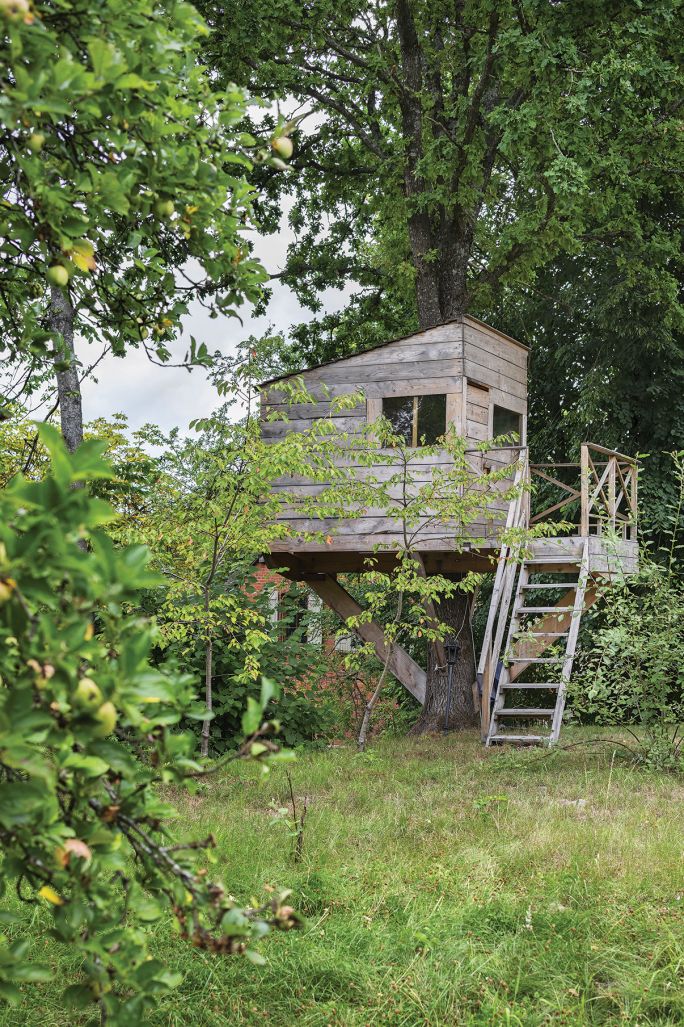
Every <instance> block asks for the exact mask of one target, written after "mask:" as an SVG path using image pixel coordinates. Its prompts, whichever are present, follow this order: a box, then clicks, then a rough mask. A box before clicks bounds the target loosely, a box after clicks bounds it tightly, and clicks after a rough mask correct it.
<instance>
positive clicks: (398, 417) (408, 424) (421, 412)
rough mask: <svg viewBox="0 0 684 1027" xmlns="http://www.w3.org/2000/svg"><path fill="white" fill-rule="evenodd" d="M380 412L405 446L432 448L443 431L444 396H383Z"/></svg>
mask: <svg viewBox="0 0 684 1027" xmlns="http://www.w3.org/2000/svg"><path fill="white" fill-rule="evenodd" d="M382 413H383V416H384V417H386V418H387V420H388V421H389V423H390V424H391V426H392V431H393V432H394V434H395V435H399V436H400V437H401V438H403V439H404V442H405V443H406V445H407V446H421V445H423V446H434V444H435V443H436V442H437V440H438V439H439V438H441V436H442V435H444V434H445V432H446V428H447V424H446V395H438V396H386V397H385V398H384V399H383V401H382Z"/></svg>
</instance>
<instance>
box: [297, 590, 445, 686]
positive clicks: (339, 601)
mask: <svg viewBox="0 0 684 1027" xmlns="http://www.w3.org/2000/svg"><path fill="white" fill-rule="evenodd" d="M304 580H305V581H306V583H307V585H308V586H309V588H311V589H313V591H314V592H315V593H316V595H318V596H320V597H321V599H322V600H323V602H324V603H325V604H326V606H329V607H330V609H331V610H332V611H333V612H334V613H336V614H337V616H338V617H341V618H342V620H344V621H346V620H347V618H348V617H358V616H359V614H361V613H363V608H362V607H361V606H359V604H358V603H357V602H356V600H355V599H354V598H353V596H350V595H349V593H348V592H347V590H346V589H344V588H343V587H342V585H340V583H339V582H338V580H337V578H336V577H335V576H334V575H333V574H319V575H310V576H306V577H305V578H304ZM354 630H355V631H356V633H357V634H358V635H359V637H360V638H361V639H362V640H363V641H364V642H370V643H371V645H372V646H373V647H374V649H375V652H376V654H377V657H378V659H379V660H380V661H381V662H382V663H384V662H385V660H386V659H387V648H386V646H385V635H384V632H383V630H382V628H381V627H380V625H379V624H376V623H375V621H370V622H368V623H364V624H359V626H358V627H357V628H355V629H354ZM389 669H390V671H391V672H392V674H394V676H395V678H396V679H397V680H398V681H401V683H402V685H403V686H404V688H406V689H407V691H409V692H410V693H411V695H412V696H413V697H414V698H415V699H417V700H418V702H419V703H421V704H422V703H424V702H425V684H426V674H425V671H424V670H423V669H422V667H419V666H418V664H417V663H416V661H415V660H413V659H412V658H411V657H410V656H409V654H408V653H407V652H406V650H405V649H402V647H401V646H400V645H397V643H396V642H395V643H394V645H393V646H392V655H391V656H390V661H389Z"/></svg>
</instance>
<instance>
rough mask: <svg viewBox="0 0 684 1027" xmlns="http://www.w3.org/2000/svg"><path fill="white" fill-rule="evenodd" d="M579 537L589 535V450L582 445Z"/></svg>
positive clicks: (584, 444)
mask: <svg viewBox="0 0 684 1027" xmlns="http://www.w3.org/2000/svg"><path fill="white" fill-rule="evenodd" d="M580 493H581V507H580V510H581V512H580V535H582V536H583V537H585V538H586V536H587V535H588V534H589V449H588V448H587V445H586V443H582V447H581V451H580Z"/></svg>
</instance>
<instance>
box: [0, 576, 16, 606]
mask: <svg viewBox="0 0 684 1027" xmlns="http://www.w3.org/2000/svg"><path fill="white" fill-rule="evenodd" d="M14 586H15V582H14V581H13V579H12V578H4V579H2V580H0V606H2V604H3V603H6V602H7V600H8V599H11V598H12V592H13V591H14Z"/></svg>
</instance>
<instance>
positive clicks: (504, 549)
mask: <svg viewBox="0 0 684 1027" xmlns="http://www.w3.org/2000/svg"><path fill="white" fill-rule="evenodd" d="M556 468H559V469H560V470H562V471H563V472H567V471H569V472H570V473H571V474H572V473H574V472H575V471H576V470H579V472H580V481H579V483H576V482H574V483H568V482H564V481H562V480H561V479H560V478H559V477H558V474H559V473H560V470H559V471H556ZM637 474H638V468H637V463H636V460H634V459H632V458H630V457H626V456H624V455H623V454H621V453H617V452H614V451H613V450H609V449H605V448H604V447H602V446H596V445H594V444H592V443H583V444H582V447H581V459H580V463H579V464H578V465H576V464H565V463H563V464H530V463H529V461H528V459H527V451H526V450H525V449H524V447H523V448H522V449H521V453H520V460H519V462H518V465H517V470H516V475H515V479H514V484H515V485H517V486H519V489H518V490H516V496H515V498H514V499H513V500H512V501H511V504H510V507H509V511H508V517H507V520H506V530H505V532H504V538H505V539H507V541H505V542H504V543H503V544H502V546H501V550H500V554H499V560H498V564H497V569H496V576H495V578H494V587H493V590H492V598H491V602H490V607H489V615H488V617H487V624H486V628H485V633H484V639H483V644H482V650H481V652H480V659H479V662H478V667H477V681H476V688H477V692H478V697H479V699H480V711H481V727H482V740H483V741H484V742H485V744H486V745H492V744H499V743H503V742H513V743H515V744H519V745H525V744H546V745H553V744H554V743H555V742H557V741H558V736H559V734H560V729H561V723H562V720H563V711H564V708H565V697H566V692H567V686H568V681H569V680H570V675H571V673H572V666H573V662H574V658H575V650H576V648H577V637H578V634H579V627H580V620H581V617H582V614H583V613H584V611H585V610H586V609H587V608H588V607H589V606H591V604H592V603H594V602H595V601H596V599H597V585H598V583H599V582H603V583H609V582H610V581H612V580H624V578H625V577H626V576H629V575H631V574H635V573H636V571H637V568H638V541H637ZM533 478H536V479H539V480H540V481H541V482H542V484H543V486H544V488H545V489H546V491H547V493H548V489H549V486H551V487H552V488H554V489H556V490H559V491H560V492H561V493H562V494H561V499H560V501H558V502H552V503H551V505H549V506H547V507H546V509H544V510H541V511H540V512H535V513H532V512H531V510H530V490H531V487H532V479H533ZM546 501H547V502H548V498H547V499H546ZM561 510H568V512H569V513H570V515H571V517H573V518H577V520H575V523H576V534H574V535H565V534H564V535H561V536H559V537H554V538H550V537H539V538H537V539H532V540H529V541H528V542H527V543H525V542H523V541H522V539H523V538H524V534H525V531H526V530H528V529H530V528H531V527H532V526H533V525H535V524H538V523H540V522H542V521H544V520H547V519H548V518H549V516H550V515H552V514H557V513H559V512H560V511H561ZM577 521H578V523H577ZM570 523H573V521H571V522H570ZM516 532H518V533H519V534H518V541H517V542H516V541H515V538H516ZM540 579H541V580H540ZM504 639H505V642H504ZM545 700H546V701H545ZM540 725H541V726H540Z"/></svg>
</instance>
